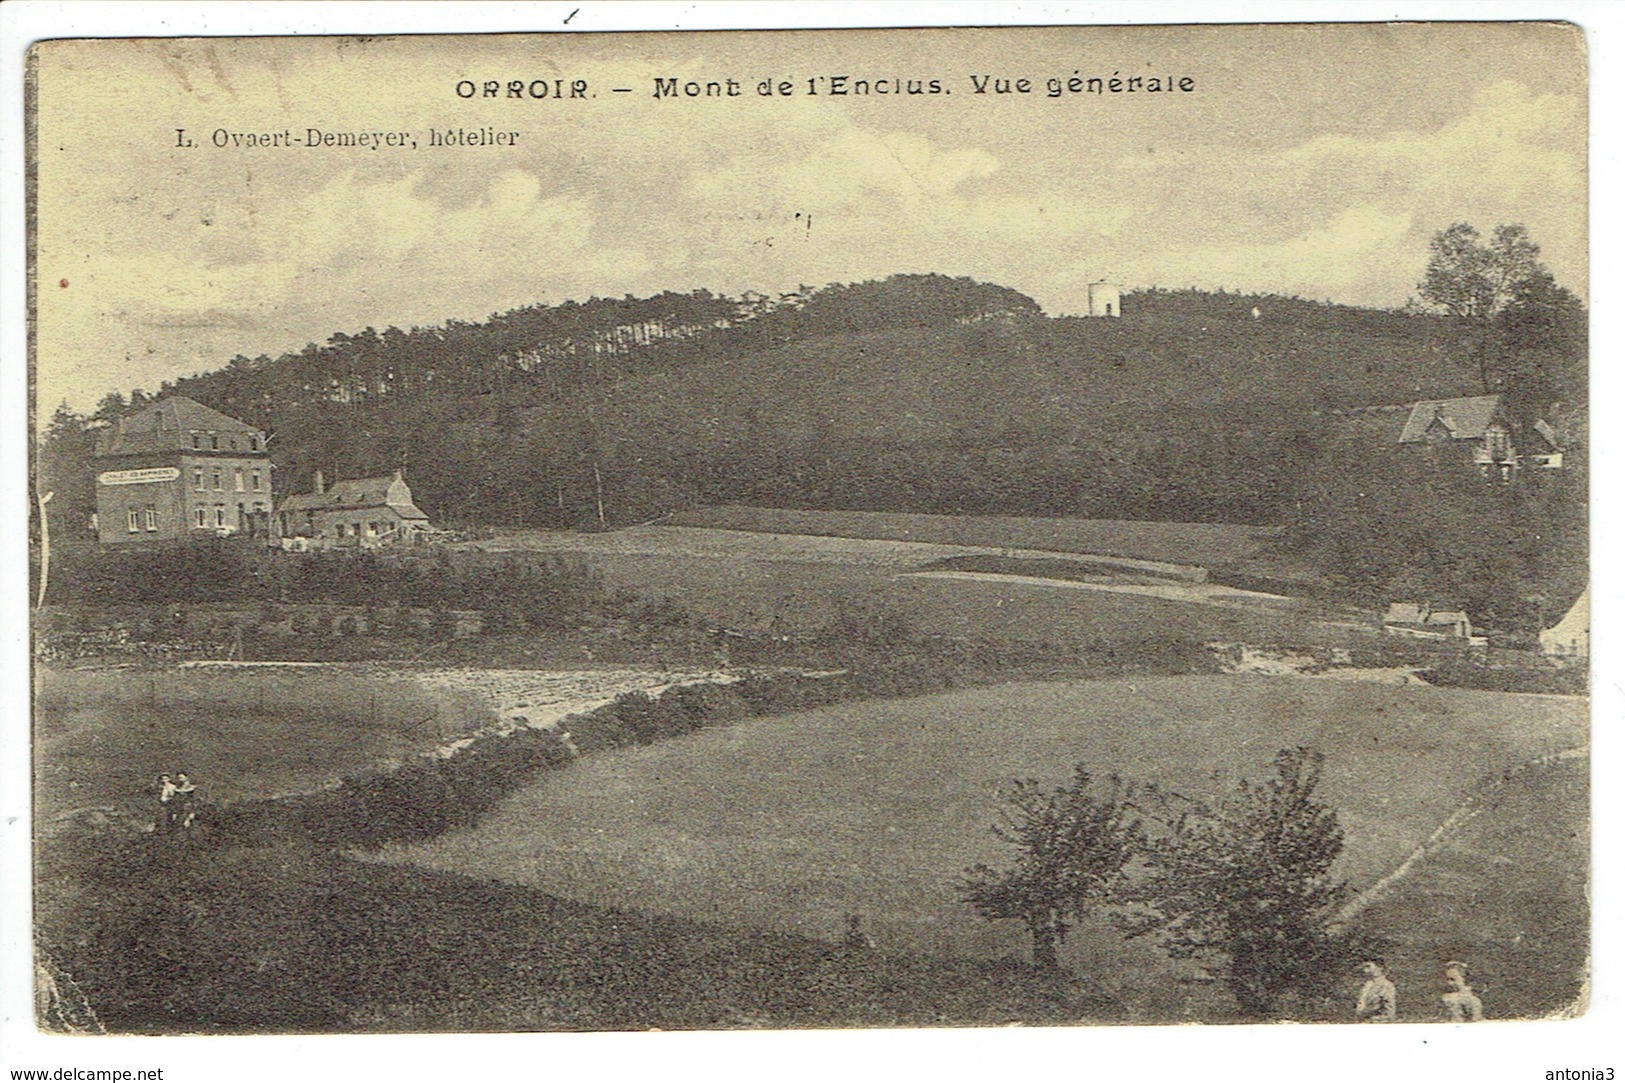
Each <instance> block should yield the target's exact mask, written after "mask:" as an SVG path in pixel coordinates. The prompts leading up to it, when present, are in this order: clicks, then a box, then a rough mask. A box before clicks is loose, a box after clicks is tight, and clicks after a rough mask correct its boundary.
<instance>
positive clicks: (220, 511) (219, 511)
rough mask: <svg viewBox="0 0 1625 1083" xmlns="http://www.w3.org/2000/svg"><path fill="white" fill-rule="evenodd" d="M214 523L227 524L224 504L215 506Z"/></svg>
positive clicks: (216, 524)
mask: <svg viewBox="0 0 1625 1083" xmlns="http://www.w3.org/2000/svg"><path fill="white" fill-rule="evenodd" d="M214 525H215V526H217V527H223V526H225V525H226V506H225V505H224V504H216V505H215V506H214Z"/></svg>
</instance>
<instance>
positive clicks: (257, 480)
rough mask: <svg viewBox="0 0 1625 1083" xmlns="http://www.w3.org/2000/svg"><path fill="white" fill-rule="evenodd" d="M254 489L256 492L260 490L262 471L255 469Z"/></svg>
mask: <svg viewBox="0 0 1625 1083" xmlns="http://www.w3.org/2000/svg"><path fill="white" fill-rule="evenodd" d="M254 491H255V492H256V493H257V492H259V491H260V472H259V471H258V470H256V471H254Z"/></svg>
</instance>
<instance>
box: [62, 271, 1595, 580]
mask: <svg viewBox="0 0 1625 1083" xmlns="http://www.w3.org/2000/svg"><path fill="white" fill-rule="evenodd" d="M1559 292H1563V291H1559ZM1565 295H1566V294H1565ZM1566 296H1568V297H1569V299H1570V300H1572V297H1571V295H1566ZM1576 311H1577V314H1576ZM1122 312H1123V317H1122V318H1120V319H1083V318H1059V319H1056V318H1048V317H1046V316H1045V315H1044V314H1043V313H1042V311H1041V310H1040V308H1039V306H1038V304H1037V303H1036V302H1034V301H1033V300H1032V299H1031V298H1029V297H1026V296H1024V295H1022V294H1021V293H1018V292H1016V291H1014V290H1011V289H1008V288H1005V287H1002V286H998V285H991V284H987V283H980V282H975V281H972V280H970V279H965V278H948V277H944V276H940V275H898V276H893V277H891V278H887V279H884V280H881V281H871V282H863V283H858V284H853V285H841V284H832V285H829V286H825V287H822V288H816V289H814V288H810V287H803V288H801V289H799V290H797V291H794V292H792V293H788V294H784V295H782V296H779V297H772V298H769V297H766V296H763V295H759V294H747V295H745V296H743V297H737V298H734V297H726V296H721V295H717V294H712V293H710V292H708V291H705V290H699V291H695V292H693V293H687V294H679V293H670V292H668V293H662V294H659V295H657V296H653V297H644V298H639V297H631V296H627V297H624V298H619V299H612V298H594V299H591V300H588V301H585V302H581V303H577V302H566V303H564V304H561V305H554V306H549V305H531V306H526V307H523V308H519V309H515V310H513V311H510V312H506V313H500V314H495V315H493V316H492V317H491V318H490V319H488V320H486V321H484V322H462V321H448V322H447V323H445V324H442V325H439V326H434V327H414V328H411V329H410V330H406V331H403V330H400V329H399V328H395V327H389V328H386V329H384V330H383V331H382V332H379V331H377V330H375V329H373V328H366V329H364V330H362V331H360V332H359V333H354V334H352V333H347V332H339V333H335V334H333V335H332V336H331V337H330V338H329V339H328V340H327V342H326V343H325V344H322V345H317V344H315V343H312V344H310V345H307V346H306V347H305V348H304V349H302V350H300V351H298V352H295V353H286V354H283V355H281V356H279V357H276V358H272V357H269V356H260V357H257V358H248V357H236V358H233V359H231V360H230V361H229V362H228V363H226V364H225V365H223V366H222V367H221V368H219V369H217V370H215V371H212V372H207V373H202V374H198V375H194V376H189V377H184V378H180V379H177V380H174V381H172V382H166V383H165V384H164V385H163V386H162V387H161V388H159V389H158V390H157V391H156V392H151V393H148V392H143V391H140V390H137V391H134V392H132V393H131V394H130V395H129V396H128V397H125V396H124V395H123V394H121V393H119V392H116V391H115V392H112V393H110V394H109V395H108V396H107V397H106V398H105V399H104V400H103V401H102V402H101V403H100V404H99V405H98V407H97V409H96V410H95V411H94V412H93V413H92V414H91V415H90V416H89V417H84V416H81V415H78V414H76V413H74V412H73V411H71V410H69V409H68V408H67V407H66V406H63V407H61V408H59V409H58V410H57V412H56V414H55V416H54V417H53V418H52V420H51V422H50V423H49V425H48V426H47V428H46V430H45V431H44V433H43V434H42V441H41V444H40V448H39V453H40V459H39V467H40V470H39V483H40V484H41V486H42V488H44V489H50V490H54V491H55V492H56V494H57V495H56V500H57V504H56V506H55V507H54V508H53V520H54V521H55V522H56V523H62V524H73V523H82V522H84V521H85V520H86V519H87V518H88V514H89V512H90V511H91V510H93V506H94V493H93V491H92V488H91V476H92V473H93V471H92V468H91V465H90V463H89V450H90V447H91V446H92V442H93V438H94V431H95V428H96V427H97V426H98V425H100V424H104V423H106V422H109V421H111V420H113V419H115V418H116V417H118V416H121V415H123V414H126V413H128V412H129V411H130V410H132V409H133V408H138V407H140V406H142V405H144V404H145V403H146V402H148V401H151V400H153V399H156V398H161V397H163V396H165V395H169V394H182V395H187V396H190V397H191V398H194V399H196V400H198V401H199V402H202V403H204V404H206V405H208V406H211V407H213V408H215V409H217V410H220V411H222V412H224V413H226V414H229V415H231V416H234V417H239V418H241V419H243V420H245V421H248V422H250V423H252V424H254V425H257V426H260V427H263V428H264V429H266V430H267V431H268V432H270V433H272V434H273V443H272V445H271V447H272V449H273V454H274V457H275V461H276V464H277V467H278V470H277V475H276V490H277V492H278V494H279V495H281V494H286V493H291V492H301V491H306V489H307V488H308V485H309V483H310V479H311V476H312V474H313V473H314V471H316V470H317V469H321V470H322V471H323V472H324V473H325V475H326V476H327V477H328V478H329V479H330V480H331V479H334V478H344V477H356V476H364V475H373V474H378V473H383V472H387V471H389V470H393V469H395V468H397V467H400V468H402V469H404V470H405V473H406V477H407V479H408V481H409V482H410V483H411V485H412V488H413V492H414V494H415V496H416V498H417V500H418V503H419V504H420V505H421V506H423V507H424V508H425V509H426V510H427V511H428V513H429V514H430V516H431V517H432V518H434V519H435V520H436V521H437V522H439V523H442V524H446V525H458V524H471V525H472V524H510V525H537V526H547V527H574V528H595V529H596V528H604V527H613V526H616V525H622V524H626V523H632V522H638V521H643V520H647V519H650V518H654V517H657V516H659V515H662V514H664V513H667V512H670V511H674V510H677V509H680V508H683V507H686V506H690V505H693V504H696V503H720V502H736V503H758V504H769V505H776V506H787V507H812V508H839V509H861V510H878V511H887V510H897V511H923V512H938V513H956V512H959V513H989V514H991V513H1006V514H1037V515H1082V516H1092V517H1106V518H1126V519H1166V520H1183V521H1229V522H1244V523H1260V524H1262V523H1271V524H1276V523H1288V522H1291V523H1295V524H1297V527H1298V529H1297V530H1296V531H1295V534H1294V536H1295V537H1296V538H1297V540H1298V543H1299V544H1300V546H1301V547H1303V548H1304V549H1305V550H1306V551H1313V552H1316V553H1317V554H1319V555H1320V556H1322V557H1324V558H1325V559H1327V560H1328V561H1331V562H1332V563H1333V564H1335V563H1337V562H1338V560H1339V559H1342V560H1344V561H1347V560H1350V559H1364V558H1363V557H1361V558H1355V557H1351V556H1350V555H1349V554H1347V553H1343V552H1342V550H1341V549H1339V548H1338V547H1337V546H1334V545H1330V544H1329V543H1325V542H1324V539H1322V540H1321V541H1319V542H1317V541H1316V540H1315V539H1314V538H1312V537H1311V536H1310V535H1311V534H1313V532H1314V530H1315V529H1317V528H1318V529H1321V530H1324V529H1328V528H1329V526H1330V524H1333V523H1334V522H1336V521H1337V520H1338V518H1339V516H1338V514H1337V513H1336V512H1327V511H1326V510H1325V509H1326V506H1327V502H1328V501H1330V500H1333V499H1334V494H1335V493H1336V492H1337V491H1338V485H1340V484H1342V483H1346V482H1350V479H1355V480H1354V481H1353V482H1352V484H1355V485H1356V486H1358V484H1359V478H1360V476H1361V474H1362V470H1361V466H1362V464H1369V463H1371V462H1372V461H1374V460H1373V459H1372V458H1371V457H1369V456H1361V455H1360V454H1358V453H1350V452H1348V451H1347V449H1346V448H1343V450H1342V451H1341V452H1339V451H1337V449H1338V448H1340V447H1341V446H1342V445H1343V444H1345V443H1346V440H1347V437H1348V432H1347V425H1346V424H1345V422H1344V421H1343V420H1342V417H1343V415H1344V413H1345V412H1346V411H1348V410H1349V409H1350V408H1356V407H1363V406H1369V405H1374V404H1387V405H1394V404H1403V403H1407V402H1412V401H1414V400H1416V399H1418V398H1424V397H1447V396H1453V395H1464V394H1474V393H1478V392H1480V391H1482V390H1484V386H1483V385H1484V383H1485V382H1487V378H1486V377H1485V368H1486V360H1485V359H1486V357H1487V356H1489V354H1488V353H1487V352H1486V351H1487V350H1488V349H1490V347H1489V346H1487V345H1486V343H1487V342H1488V341H1489V339H1487V338H1486V328H1490V330H1492V331H1494V333H1495V336H1496V342H1498V343H1501V344H1502V345H1503V346H1504V347H1505V348H1506V349H1507V350H1510V351H1511V352H1512V354H1515V356H1516V358H1518V359H1522V360H1521V361H1520V362H1519V363H1520V364H1521V365H1522V368H1519V367H1518V366H1517V365H1512V366H1510V367H1509V369H1508V372H1509V373H1510V375H1509V377H1508V379H1507V381H1506V385H1505V386H1504V387H1499V386H1498V387H1497V388H1496V389H1497V390H1506V391H1508V392H1509V393H1511V394H1512V395H1513V396H1514V397H1517V396H1518V394H1519V393H1520V392H1521V393H1522V397H1521V398H1520V402H1522V403H1523V404H1524V405H1523V406H1521V407H1520V409H1521V410H1522V411H1523V412H1524V413H1525V414H1535V413H1540V414H1545V415H1547V416H1549V417H1553V418H1556V419H1557V420H1559V421H1560V422H1561V426H1560V427H1562V428H1563V429H1564V431H1565V435H1566V437H1567V439H1568V442H1569V443H1570V444H1571V445H1583V442H1584V435H1583V420H1582V419H1583V403H1584V396H1585V385H1584V371H1585V367H1584V366H1585V357H1584V349H1585V347H1584V313H1583V309H1579V308H1578V305H1577V304H1570V305H1569V307H1568V308H1566V309H1564V310H1563V314H1562V316H1563V321H1564V322H1563V323H1562V327H1561V328H1560V329H1559V330H1562V331H1563V333H1561V334H1559V333H1557V330H1554V325H1553V323H1552V320H1551V319H1545V318H1544V316H1543V315H1542V314H1543V313H1544V312H1545V309H1541V308H1539V307H1538V306H1534V305H1524V306H1523V307H1522V308H1516V307H1513V308H1509V309H1508V310H1507V311H1506V313H1505V314H1504V318H1503V319H1501V320H1500V322H1499V323H1498V324H1496V325H1494V326H1493V327H1492V326H1491V325H1489V324H1486V323H1484V322H1483V321H1479V322H1478V323H1476V324H1473V325H1472V326H1468V325H1467V324H1466V323H1464V321H1463V320H1461V319H1457V318H1453V317H1451V316H1449V315H1440V314H1431V313H1427V312H1423V311H1420V310H1417V309H1414V308H1410V309H1407V310H1402V311H1388V310H1374V309H1361V308H1354V307H1349V306H1343V305H1335V304H1331V303H1329V302H1328V303H1321V302H1315V301H1309V300H1304V299H1302V298H1296V297H1281V296H1261V295H1253V294H1235V293H1226V292H1222V291H1220V292H1203V291H1196V290H1161V289H1149V290H1141V291H1137V292H1132V293H1128V294H1126V295H1125V296H1124V299H1123V303H1122ZM1532 313H1533V316H1532V315H1531V314H1532ZM1543 320H1544V322H1543ZM1576 321H1578V322H1576ZM1576 328H1578V330H1576ZM1532 399H1533V400H1538V402H1536V403H1535V404H1534V405H1532V406H1531V405H1529V404H1528V402H1529V400H1532ZM1580 450H1581V449H1580V447H1579V446H1574V447H1571V455H1570V458H1571V461H1572V460H1574V459H1575V458H1576V455H1577V453H1578V452H1579V451H1580ZM1570 476H1571V477H1574V478H1579V477H1580V476H1581V475H1580V474H1579V473H1573V472H1571V473H1570ZM1576 486H1579V488H1578V489H1576ZM1550 487H1551V486H1548V488H1550ZM1379 488H1380V486H1379ZM1568 488H1569V489H1575V491H1574V492H1573V493H1572V494H1571V496H1570V498H1569V502H1570V504H1572V505H1574V506H1577V507H1579V508H1581V509H1582V510H1581V512H1580V514H1581V517H1582V519H1583V507H1584V494H1583V483H1581V482H1578V481H1576V482H1575V483H1574V484H1573V485H1570V486H1568ZM1306 508H1307V509H1309V510H1308V511H1306V510H1305V509H1306ZM1348 514H1351V511H1350V509H1345V511H1344V515H1345V519H1346V516H1347V515H1348ZM1486 514H1487V512H1486ZM1496 514H1502V515H1504V514H1505V512H1497V513H1496ZM1568 517H1569V518H1573V516H1572V515H1569V516H1568ZM70 529H71V528H70ZM1334 533H1335V531H1334ZM1467 533H1468V534H1471V531H1468V532H1467ZM1344 548H1346V546H1345V547H1344ZM1339 554H1341V557H1340V556H1339ZM1525 571H1526V573H1527V575H1528V576H1534V577H1536V578H1538V577H1539V572H1538V569H1533V570H1531V569H1526V570H1525ZM1396 574H1398V573H1397V572H1396ZM1521 574H1522V573H1521ZM1457 581H1459V577H1458V578H1457Z"/></svg>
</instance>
